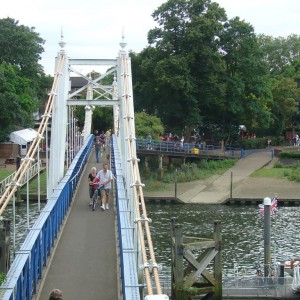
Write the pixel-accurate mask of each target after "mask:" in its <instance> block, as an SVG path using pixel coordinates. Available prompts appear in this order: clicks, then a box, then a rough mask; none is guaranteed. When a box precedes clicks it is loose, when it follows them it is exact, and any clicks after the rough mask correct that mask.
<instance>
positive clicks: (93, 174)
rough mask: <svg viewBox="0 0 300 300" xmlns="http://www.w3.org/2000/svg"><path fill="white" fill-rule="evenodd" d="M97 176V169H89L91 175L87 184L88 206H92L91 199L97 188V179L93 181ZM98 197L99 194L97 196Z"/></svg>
mask: <svg viewBox="0 0 300 300" xmlns="http://www.w3.org/2000/svg"><path fill="white" fill-rule="evenodd" d="M96 176H97V169H96V168H95V167H93V168H92V169H91V173H90V174H89V176H88V183H89V194H90V206H92V203H93V201H92V198H93V195H94V192H95V189H96V188H97V185H98V184H97V183H98V182H99V179H97V180H95V178H96ZM98 195H99V194H98Z"/></svg>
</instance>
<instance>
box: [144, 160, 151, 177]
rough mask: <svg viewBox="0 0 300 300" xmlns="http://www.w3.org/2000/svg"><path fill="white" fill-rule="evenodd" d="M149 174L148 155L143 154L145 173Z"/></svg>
mask: <svg viewBox="0 0 300 300" xmlns="http://www.w3.org/2000/svg"><path fill="white" fill-rule="evenodd" d="M149 174H150V168H149V159H148V156H147V155H146V156H145V175H146V176H147V175H149Z"/></svg>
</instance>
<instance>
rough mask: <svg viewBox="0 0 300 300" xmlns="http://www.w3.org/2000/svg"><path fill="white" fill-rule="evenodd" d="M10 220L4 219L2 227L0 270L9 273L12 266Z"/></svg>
mask: <svg viewBox="0 0 300 300" xmlns="http://www.w3.org/2000/svg"><path fill="white" fill-rule="evenodd" d="M9 245H10V220H7V219H4V220H3V227H2V228H0V272H1V273H5V274H6V273H7V271H8V270H9V267H10V250H9Z"/></svg>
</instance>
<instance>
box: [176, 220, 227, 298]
mask: <svg viewBox="0 0 300 300" xmlns="http://www.w3.org/2000/svg"><path fill="white" fill-rule="evenodd" d="M193 251H195V253H193ZM196 253H197V256H196V255H195V254H196ZM199 253H200V254H199ZM183 259H185V260H186V261H187V263H188V265H187V267H186V268H185V269H184V268H183ZM212 260H213V265H214V269H213V273H211V272H209V271H208V270H206V268H207V266H208V265H209V264H210V262H211V261H212ZM200 276H202V278H201V280H198V278H199V277H200ZM200 295H201V297H205V296H207V295H211V296H212V297H213V299H216V300H221V299H222V260H221V226H220V223H219V222H215V223H214V233H213V239H206V238H194V237H187V236H184V235H183V231H182V227H181V225H180V224H177V222H176V220H174V219H173V220H172V299H175V300H187V299H191V298H190V297H193V296H200Z"/></svg>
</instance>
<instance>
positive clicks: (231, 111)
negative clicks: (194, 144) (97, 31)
mask: <svg viewBox="0 0 300 300" xmlns="http://www.w3.org/2000/svg"><path fill="white" fill-rule="evenodd" d="M152 16H153V18H154V20H155V21H156V22H157V24H158V26H157V27H155V28H154V29H152V30H150V31H149V33H148V42H149V46H148V47H146V48H145V49H144V50H143V51H141V53H139V54H136V53H132V54H131V57H132V64H133V84H134V92H135V108H136V109H137V110H145V111H146V112H147V113H150V114H155V115H157V116H158V117H160V118H161V119H162V121H163V122H164V124H167V126H168V127H170V128H178V129H179V128H181V129H182V128H184V127H190V126H193V125H195V124H199V125H200V127H202V131H206V130H207V131H211V128H214V131H215V132H216V131H218V134H219V136H220V137H222V138H226V137H228V135H230V134H231V133H230V132H231V131H232V128H234V129H233V130H234V131H235V132H237V128H238V126H239V125H240V124H247V125H248V126H249V127H251V128H254V129H255V128H258V127H263V128H268V127H269V126H270V125H271V124H272V114H271V104H272V92H271V81H270V77H269V72H268V65H267V63H266V61H265V57H264V53H263V52H262V51H261V49H260V44H259V42H258V39H257V36H256V35H255V33H254V28H253V26H251V25H250V24H249V23H246V22H245V21H241V20H240V19H239V18H238V17H236V18H233V19H230V20H228V19H227V16H226V12H225V10H224V9H223V8H221V7H220V6H219V5H218V4H217V3H215V2H212V1H210V0H169V1H167V2H166V3H164V4H162V5H161V6H160V7H159V8H158V9H157V10H155V11H154V13H153V15H152Z"/></svg>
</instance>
